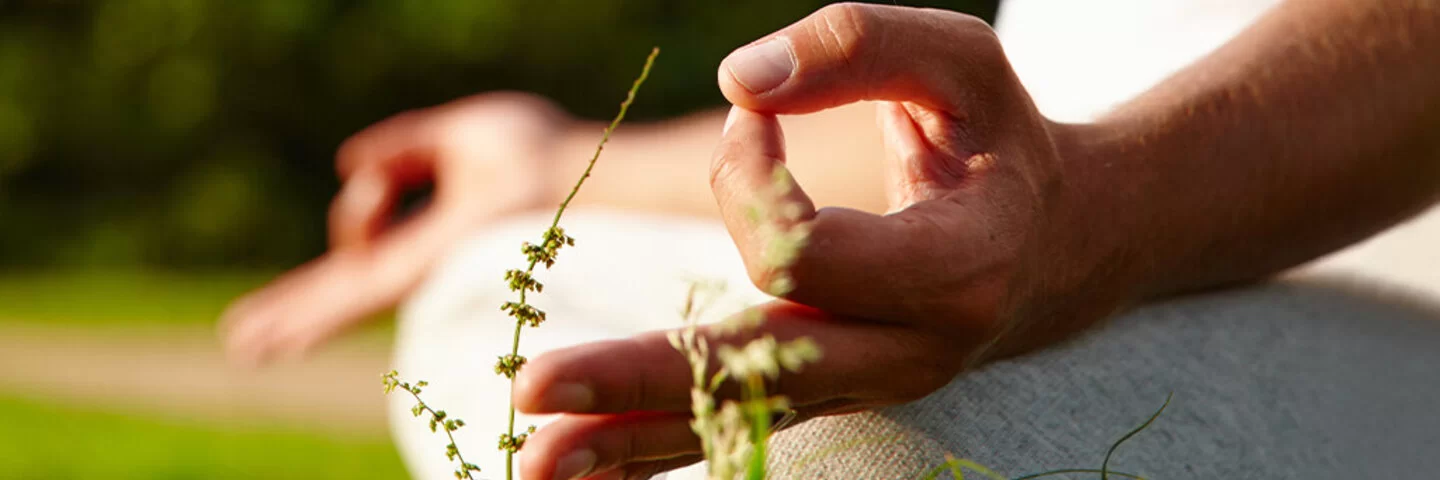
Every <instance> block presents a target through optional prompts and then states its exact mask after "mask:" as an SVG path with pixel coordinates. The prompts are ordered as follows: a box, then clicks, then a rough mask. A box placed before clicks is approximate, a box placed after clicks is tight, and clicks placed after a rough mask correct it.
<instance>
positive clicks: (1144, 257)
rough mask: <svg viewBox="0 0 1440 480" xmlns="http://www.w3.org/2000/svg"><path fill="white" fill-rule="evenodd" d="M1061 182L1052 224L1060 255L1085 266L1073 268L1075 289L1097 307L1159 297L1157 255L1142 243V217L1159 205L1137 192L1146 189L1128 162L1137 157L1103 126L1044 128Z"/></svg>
mask: <svg viewBox="0 0 1440 480" xmlns="http://www.w3.org/2000/svg"><path fill="white" fill-rule="evenodd" d="M1051 138H1052V141H1053V142H1054V144H1055V149H1056V155H1057V156H1058V158H1059V165H1060V177H1061V178H1062V179H1063V182H1062V183H1063V185H1064V188H1062V189H1061V190H1062V194H1061V201H1060V202H1057V203H1058V206H1057V208H1058V210H1059V212H1057V215H1056V217H1057V218H1058V219H1059V220H1058V221H1059V222H1060V223H1062V224H1063V225H1064V227H1062V228H1064V229H1065V230H1067V231H1068V232H1069V233H1068V234H1067V235H1066V237H1067V238H1070V239H1071V241H1070V242H1069V243H1068V244H1067V245H1065V246H1064V247H1063V248H1066V250H1067V251H1066V252H1061V253H1060V255H1062V256H1068V257H1070V258H1083V259H1087V261H1085V262H1084V263H1083V264H1081V265H1078V266H1077V268H1078V269H1079V270H1080V272H1079V274H1078V275H1077V277H1078V281H1079V282H1081V283H1082V284H1084V285H1086V286H1085V287H1081V288H1079V289H1080V290H1081V291H1082V292H1083V294H1084V295H1091V296H1094V297H1095V298H1098V299H1101V300H1102V301H1103V302H1108V303H1114V304H1119V305H1124V304H1130V303H1135V302H1138V301H1140V300H1144V299H1146V298H1150V297H1153V296H1155V295H1157V294H1159V291H1158V290H1161V289H1163V288H1162V287H1160V283H1159V282H1157V281H1156V277H1155V271H1156V265H1157V263H1158V262H1156V258H1157V253H1156V252H1155V251H1154V250H1153V249H1152V248H1151V247H1152V245H1150V244H1149V242H1147V241H1146V240H1147V239H1149V238H1154V237H1155V235H1153V234H1152V232H1153V230H1154V229H1155V228H1157V226H1155V225H1153V224H1152V222H1150V221H1149V219H1150V218H1152V217H1153V216H1152V215H1150V213H1149V212H1151V211H1155V209H1156V208H1163V207H1160V206H1159V205H1157V204H1158V203H1160V202H1161V201H1162V200H1163V199H1162V197H1160V196H1156V195H1152V194H1149V193H1147V192H1146V191H1145V189H1146V188H1147V185H1148V184H1149V182H1147V180H1146V174H1145V172H1144V171H1143V170H1142V169H1140V168H1139V167H1140V166H1142V165H1143V162H1135V161H1133V159H1134V157H1135V156H1136V155H1137V150H1136V149H1134V148H1131V147H1129V146H1127V144H1126V142H1124V141H1123V140H1124V138H1125V133H1124V132H1123V131H1122V130H1121V129H1119V128H1117V127H1116V126H1114V125H1109V124H1104V123H1089V124H1058V123H1052V124H1051Z"/></svg>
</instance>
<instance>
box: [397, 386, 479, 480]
mask: <svg viewBox="0 0 1440 480" xmlns="http://www.w3.org/2000/svg"><path fill="white" fill-rule="evenodd" d="M403 390H405V391H406V392H409V393H410V396H412V397H415V402H416V403H418V404H420V409H421V410H424V411H425V412H428V413H429V414H430V418H439V417H440V413H439V412H436V411H435V409H433V408H430V404H428V403H425V401H424V400H421V399H420V395H419V394H417V393H415V392H412V391H410V389H408V388H406V389H403ZM440 429H441V430H444V431H445V436H446V437H450V445H454V446H456V448H455V450H454V451H455V459H456V460H459V461H460V470H461V471H464V472H466V473H469V471H470V469H469V468H468V467H469V466H470V464H469V463H466V462H465V457H464V456H462V455H460V448H459V446H458V444H456V443H455V434H453V433H450V429H448V428H445V424H443V421H442V425H440Z"/></svg>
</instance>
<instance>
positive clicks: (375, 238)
mask: <svg viewBox="0 0 1440 480" xmlns="http://www.w3.org/2000/svg"><path fill="white" fill-rule="evenodd" d="M569 123H570V120H569V117H568V116H567V115H566V114H565V113H564V112H563V111H561V110H560V109H558V108H556V107H555V106H553V105H552V104H550V103H549V102H548V101H546V100H544V99H541V98H539V97H535V96H531V95H526V94H519V93H492V94H483V95H477V96H473V97H469V98H465V99H461V100H457V101H454V102H450V103H447V104H444V105H440V106H437V107H433V108H428V109H423V110H417V111H411V112H406V113H401V114H399V115H396V116H394V117H391V118H389V119H387V120H385V121H382V122H380V123H378V124H376V125H374V126H371V127H369V128H367V129H365V130H364V131H361V132H360V133H358V134H356V135H355V136H353V137H351V138H349V139H348V140H346V141H345V143H344V144H342V145H341V146H340V150H339V152H338V154H337V156H336V157H337V158H336V168H337V170H338V172H339V174H340V177H341V179H342V180H343V183H344V186H343V188H342V189H341V191H340V193H339V194H338V195H336V197H335V200H334V203H333V204H332V205H331V208H330V241H331V244H330V251H329V252H327V253H326V254H325V255H323V256H321V257H320V258H318V259H315V260H313V261H311V262H309V263H307V264H305V265H303V266H300V267H299V268H296V269H294V270H292V271H290V272H287V273H286V274H284V275H283V276H281V277H280V278H278V279H276V280H275V281H273V282H271V283H270V284H268V285H266V286H264V287H262V288H260V289H259V290H256V291H254V292H251V293H249V294H247V295H245V296H244V297H243V298H241V299H239V300H237V301H236V302H235V303H233V304H232V305H231V306H230V307H229V308H228V309H227V311H226V312H225V313H224V315H223V316H222V317H221V331H222V335H223V336H224V337H225V343H226V347H227V350H228V352H229V354H230V356H231V358H232V359H233V360H236V361H240V362H243V363H247V364H261V363H265V362H267V361H269V360H271V359H274V358H276V357H292V356H298V355H301V354H304V353H305V352H307V351H309V350H311V349H313V348H314V347H315V346H317V345H319V344H320V343H322V342H324V341H325V340H327V339H329V338H332V337H333V336H335V335H336V334H338V333H340V332H342V331H344V330H346V329H347V328H348V327H351V326H354V325H356V324H358V323H360V322H361V321H362V320H364V319H366V318H368V317H370V316H371V315H373V314H375V313H377V312H380V311H383V310H385V309H387V308H390V307H392V306H394V305H395V304H396V303H398V302H399V301H400V299H401V298H403V297H404V296H405V295H406V294H407V293H409V292H410V290H412V289H413V288H414V287H415V286H416V285H417V284H418V283H419V282H420V280H421V279H422V278H423V277H424V274H425V273H426V272H427V271H429V267H430V266H431V265H432V263H433V262H434V261H435V260H436V259H437V258H438V257H440V256H441V255H443V254H444V253H445V252H446V251H448V249H449V248H450V247H451V246H452V245H453V244H454V243H455V242H456V241H458V240H460V239H461V238H463V237H464V236H465V234H466V233H468V232H469V231H471V230H472V229H474V228H476V227H477V226H478V225H480V224H483V223H484V222H486V221H488V220H493V219H494V218H496V217H498V216H501V215H504V214H509V213H515V212H518V211H522V210H526V209H531V208H537V207H541V206H548V205H550V204H551V203H558V202H559V199H560V193H561V192H560V191H559V189H558V187H557V186H555V185H554V184H553V182H552V181H551V180H552V179H551V178H550V177H551V176H552V175H551V174H550V172H552V171H554V170H555V169H554V168H552V167H554V165H552V164H553V163H554V160H553V155H552V154H551V151H550V150H551V145H553V144H555V143H556V139H557V137H559V136H560V135H561V133H562V132H563V131H564V130H565V129H566V128H567V127H568V124H569ZM431 183H433V185H434V196H433V198H432V200H431V202H430V203H429V204H428V205H426V206H425V208H424V209H423V210H421V211H420V212H417V213H416V214H415V215H413V216H410V217H409V218H406V219H405V220H404V221H403V222H400V223H395V222H394V219H395V217H396V213H397V212H396V211H395V209H396V207H397V203H398V201H399V200H400V197H401V196H402V195H403V194H404V193H405V192H406V191H407V190H413V189H416V188H419V187H422V186H424V185H426V184H431Z"/></svg>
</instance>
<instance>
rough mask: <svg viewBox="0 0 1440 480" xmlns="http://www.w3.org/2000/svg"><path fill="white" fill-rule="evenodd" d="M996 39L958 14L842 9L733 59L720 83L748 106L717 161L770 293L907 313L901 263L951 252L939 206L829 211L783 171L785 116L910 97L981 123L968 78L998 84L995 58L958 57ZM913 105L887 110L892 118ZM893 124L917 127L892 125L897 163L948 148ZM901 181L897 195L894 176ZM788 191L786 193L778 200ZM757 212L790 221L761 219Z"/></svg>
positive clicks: (745, 252)
mask: <svg viewBox="0 0 1440 480" xmlns="http://www.w3.org/2000/svg"><path fill="white" fill-rule="evenodd" d="M957 22H958V23H957ZM989 32H990V30H989V28H988V26H985V25H984V24H983V22H981V21H980V20H977V19H974V18H972V17H968V16H965V15H961V14H958V13H953V12H941V11H935V10H920V9H910V8H898V7H887V6H876V5H857V4H838V5H832V6H829V7H826V8H824V9H821V10H820V11H819V12H817V13H815V14H814V15H811V16H809V17H807V18H805V19H804V20H801V21H800V22H797V23H795V24H793V25H790V26H789V27H786V28H784V29H782V30H780V31H778V32H776V33H774V34H772V35H770V36H767V37H765V38H762V39H760V40H758V41H756V42H754V43H752V44H750V45H748V46H745V47H742V48H740V49H739V50H737V51H735V52H734V53H732V54H731V55H730V56H729V57H727V58H726V59H725V60H724V61H723V62H722V63H721V66H720V68H719V72H718V81H719V84H720V89H721V90H722V91H723V92H724V93H725V96H726V98H728V99H729V100H730V101H731V102H732V103H733V104H734V105H735V106H736V107H735V108H734V109H733V110H732V112H731V115H730V118H729V119H728V120H727V122H726V129H725V131H724V133H723V134H722V139H721V141H720V146H719V147H718V148H717V150H716V152H715V155H714V157H713V159H712V164H711V184H712V188H713V189H714V193H715V197H716V200H717V202H718V203H719V205H720V210H721V214H722V217H723V218H724V219H725V223H726V226H727V228H728V229H729V231H730V233H731V236H732V237H733V238H734V240H735V242H736V245H737V247H738V248H739V250H740V252H741V254H742V257H744V259H745V261H746V268H747V271H749V273H750V275H751V278H752V280H753V281H754V283H755V284H756V285H757V286H758V287H760V288H761V289H762V290H766V291H772V293H773V290H774V289H773V287H775V286H776V285H777V283H779V284H783V286H784V287H793V290H790V291H788V293H786V294H785V295H784V297H785V298H788V299H791V300H795V301H798V302H801V303H805V304H809V305H815V306H820V307H823V308H825V309H826V310H828V311H831V312H834V313H839V314H845V315H854V316H861V317H866V318H879V319H885V318H888V317H890V316H893V315H894V314H895V313H896V311H897V308H896V307H897V302H898V301H900V299H902V298H904V296H903V295H901V294H902V293H903V290H904V289H906V288H908V287H907V286H906V285H905V284H904V282H903V280H904V279H905V278H914V277H916V275H913V273H914V272H908V271H905V270H903V269H896V268H894V267H895V266H897V265H905V264H907V263H913V262H906V259H907V258H906V256H907V255H913V253H914V252H916V251H929V250H935V249H936V248H938V247H939V243H941V242H944V241H945V239H943V238H939V237H937V236H936V233H937V231H939V230H945V228H938V229H937V228H936V220H935V219H933V218H928V217H926V214H925V212H904V213H901V214H899V215H887V216H877V215H871V214H868V213H864V212H859V211H854V210H846V209H837V208H826V209H820V210H818V211H817V210H816V209H815V207H814V205H813V203H812V202H811V201H810V199H809V197H808V196H806V195H805V194H804V192H803V191H802V190H801V189H800V186H799V185H798V184H796V183H795V182H794V181H793V179H791V178H789V176H788V175H787V174H785V173H784V172H779V173H777V171H778V170H783V169H784V162H785V155H784V140H783V137H782V135H781V133H780V127H779V124H778V122H776V121H775V119H774V116H773V115H775V114H802V113H810V112H814V111H818V110H822V109H825V108H830V107H835V106H839V105H844V104H848V103H854V102H858V101H865V100H879V101H882V102H886V103H894V104H897V105H898V104H901V103H904V104H908V105H912V107H913V108H915V109H925V110H928V111H934V112H939V114H941V115H951V116H966V115H968V116H975V115H978V113H976V112H978V111H979V110H981V109H980V108H977V107H976V106H975V105H973V104H974V102H975V101H976V100H975V98H974V96H973V94H972V93H971V92H972V91H973V90H972V87H973V85H970V82H969V80H970V78H968V77H974V78H977V79H978V78H981V77H984V76H985V75H984V74H983V73H981V72H978V71H976V69H977V68H979V67H977V65H981V64H984V61H982V60H976V61H975V63H973V64H970V63H965V62H966V61H965V60H962V59H957V55H956V50H957V49H961V50H963V49H965V48H967V46H966V45H965V43H966V42H967V41H968V42H969V43H971V44H973V45H972V47H973V48H976V49H981V48H989V47H990V46H993V43H994V42H993V38H991V39H985V38H982V37H981V36H982V35H992V34H991V33H989ZM971 37H974V38H971ZM960 56H961V57H963V56H964V55H960ZM907 111H909V110H906V109H904V108H888V109H882V113H883V112H891V113H892V116H893V115H894V114H895V113H894V112H902V113H903V112H907ZM882 120H885V121H884V122H882V124H885V123H890V124H892V125H893V124H904V126H906V127H908V128H887V129H886V134H887V137H889V138H887V144H888V145H890V149H891V150H892V155H893V154H894V153H895V152H896V151H897V150H898V151H900V152H901V153H900V157H901V158H898V159H892V162H894V161H897V160H898V162H899V163H902V164H903V163H907V162H909V163H923V162H927V161H929V160H927V158H932V157H933V156H927V155H925V154H924V152H925V151H927V150H930V149H933V148H935V147H934V143H935V140H936V139H935V138H933V137H930V136H928V135H931V134H933V132H926V131H924V130H925V129H923V128H917V127H915V126H913V125H912V124H911V120H909V119H908V118H907V119H902V121H899V122H896V121H894V119H891V118H885V117H882ZM907 152H908V153H907ZM916 152H920V153H916ZM902 168H904V169H907V171H934V170H938V169H936V168H933V167H927V166H923V165H922V166H919V167H912V166H904V167H902ZM911 176H913V175H911ZM915 181H916V180H915V179H913V178H908V179H902V182H915ZM890 183H891V184H892V185H890V186H889V188H895V186H894V185H893V184H894V183H896V182H895V181H894V179H891V181H890ZM777 188H778V189H779V190H780V191H781V192H782V193H783V194H781V195H775V194H774V192H775V190H776V189H777ZM757 206H758V207H757ZM757 208H758V209H759V210H768V211H771V212H781V213H784V214H781V215H769V216H761V217H760V218H759V220H758V221H757V220H756V218H757V216H756V215H755V211H756V210H757ZM797 213H798V214H797ZM798 225H803V228H805V229H808V235H807V237H808V238H807V241H806V242H805V243H804V248H802V249H801V250H800V252H799V255H798V257H797V258H794V259H793V261H792V262H790V263H789V264H787V265H780V266H777V265H775V264H774V262H771V261H767V258H768V257H771V255H767V250H768V249H773V248H774V246H775V244H776V243H777V242H779V243H784V242H783V241H782V239H777V238H776V237H777V236H779V235H781V234H782V233H783V232H786V231H790V230H793V229H794V228H795V227H796V226H798ZM912 260H913V259H912ZM785 290H789V289H788V288H787V289H785ZM857 292H858V294H857Z"/></svg>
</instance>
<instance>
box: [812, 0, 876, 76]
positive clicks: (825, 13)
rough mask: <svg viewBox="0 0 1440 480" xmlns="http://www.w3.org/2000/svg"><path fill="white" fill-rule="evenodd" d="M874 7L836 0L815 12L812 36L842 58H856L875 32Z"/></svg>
mask: <svg viewBox="0 0 1440 480" xmlns="http://www.w3.org/2000/svg"><path fill="white" fill-rule="evenodd" d="M874 8H875V7H873V6H871V5H866V4H861V3H836V4H831V5H827V6H825V7H824V8H821V9H820V10H819V11H818V12H816V16H815V18H816V22H815V24H814V28H815V35H816V39H817V40H819V41H820V44H821V45H822V46H824V47H825V48H826V49H827V50H828V51H829V52H831V53H832V54H833V55H835V56H836V57H838V58H839V59H841V60H843V61H846V62H848V61H851V60H854V59H857V58H859V57H860V56H861V55H862V54H863V53H864V51H865V49H866V47H867V46H869V43H870V40H871V39H872V37H873V35H874V34H875V33H876V31H877V27H878V25H877V23H878V22H877V20H878V18H877V16H876V13H875V10H874Z"/></svg>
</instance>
